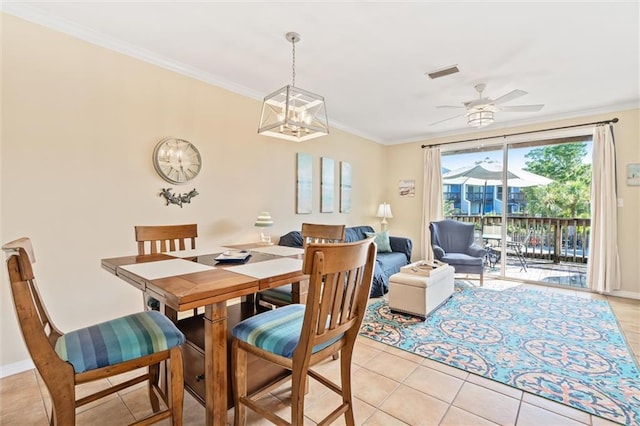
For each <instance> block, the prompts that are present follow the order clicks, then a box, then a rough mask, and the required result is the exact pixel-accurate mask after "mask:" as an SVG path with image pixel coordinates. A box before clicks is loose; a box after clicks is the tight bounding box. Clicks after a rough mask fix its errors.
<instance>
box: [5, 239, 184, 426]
mask: <svg viewBox="0 0 640 426" xmlns="http://www.w3.org/2000/svg"><path fill="white" fill-rule="evenodd" d="M2 250H4V251H5V253H6V255H7V269H8V271H9V281H10V283H11V292H12V294H13V300H14V304H15V308H16V314H17V317H18V323H19V325H20V330H21V331H22V336H23V338H24V341H25V343H26V345H27V349H28V350H29V354H30V355H31V358H32V359H33V363H34V364H35V366H36V368H37V370H38V372H39V373H40V375H41V376H42V379H43V381H44V383H45V385H46V387H47V389H48V390H49V394H50V397H51V401H52V413H51V422H50V423H51V425H64V426H69V425H74V424H75V419H76V417H75V416H76V408H77V407H80V406H82V405H85V404H87V403H89V402H92V401H95V400H98V399H100V398H103V397H105V396H107V395H110V394H112V393H115V392H118V391H120V390H123V389H125V388H127V387H130V386H133V385H136V384H138V383H141V382H143V381H145V380H148V382H149V383H148V388H149V399H150V402H151V407H152V410H153V412H152V414H150V415H149V416H147V417H145V418H144V419H141V420H139V421H137V422H135V423H133V424H145V425H146V424H150V423H153V422H156V421H160V420H162V419H167V418H170V419H171V424H173V425H181V424H182V404H183V396H184V381H183V380H184V377H183V365H182V352H181V348H180V346H181V345H182V344H183V343H184V341H185V336H184V335H183V334H182V333H181V332H180V331H179V330H178V329H177V328H176V327H175V326H174V324H173V323H172V322H171V321H170V320H169V319H168V318H166V317H165V316H164V315H162V314H160V313H159V312H154V311H146V312H140V313H137V314H132V315H128V316H125V317H121V318H117V319H114V320H111V321H107V322H103V323H100V324H97V325H93V326H90V327H87V328H82V329H79V330H75V331H72V332H70V333H67V334H65V333H63V332H62V331H60V330H59V329H58V328H57V327H56V326H55V324H54V323H53V321H52V320H51V317H50V316H49V314H48V313H47V310H46V308H45V305H44V302H43V301H42V299H41V297H40V294H39V292H38V287H37V285H36V279H35V276H34V273H33V268H32V263H33V262H35V257H34V255H33V248H32V245H31V240H29V239H28V238H20V239H18V240H15V241H12V242H10V243H7V244H5V245H3V246H2ZM167 360H168V361H169V364H170V367H169V368H170V375H169V386H168V387H167V389H168V391H167V392H166V393H165V392H163V391H162V389H160V387H159V386H158V375H159V363H160V362H162V361H167ZM141 367H148V370H147V371H146V372H145V373H143V374H141V375H138V376H137V377H135V378H131V379H129V380H126V381H125V382H123V383H120V384H117V385H115V386H112V387H110V388H108V389H102V390H100V391H98V392H96V393H93V394H91V395H88V396H85V397H83V398H80V399H76V393H75V386H76V385H79V384H82V383H87V382H92V381H95V380H99V379H104V378H107V377H111V376H115V375H117V374H121V373H124V372H128V371H132V370H137V369H139V368H141ZM159 398H161V399H162V400H163V401H164V403H165V405H166V407H167V408H166V409H163V410H160V403H159Z"/></svg>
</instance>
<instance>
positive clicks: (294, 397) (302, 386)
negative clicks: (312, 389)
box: [291, 369, 307, 425]
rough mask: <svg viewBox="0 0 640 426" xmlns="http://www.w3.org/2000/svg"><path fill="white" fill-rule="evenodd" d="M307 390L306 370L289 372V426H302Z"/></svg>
mask: <svg viewBox="0 0 640 426" xmlns="http://www.w3.org/2000/svg"><path fill="white" fill-rule="evenodd" d="M306 388H307V370H306V369H304V370H303V371H301V369H294V370H293V371H292V372H291V424H292V425H302V424H304V395H305V393H306V391H305V390H306Z"/></svg>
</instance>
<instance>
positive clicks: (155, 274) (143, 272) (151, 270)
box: [120, 259, 215, 280]
mask: <svg viewBox="0 0 640 426" xmlns="http://www.w3.org/2000/svg"><path fill="white" fill-rule="evenodd" d="M120 268H121V269H124V270H125V271H129V272H131V273H133V274H136V275H137V276H139V277H142V278H144V279H147V280H155V279H158V278H165V277H173V276H176V275H184V274H191V273H193V272H201V271H208V270H210V269H215V268H214V267H213V266H209V265H203V264H201V263H196V262H191V261H189V260H184V259H170V260H159V261H157V262H147V263H136V264H133V265H124V266H120Z"/></svg>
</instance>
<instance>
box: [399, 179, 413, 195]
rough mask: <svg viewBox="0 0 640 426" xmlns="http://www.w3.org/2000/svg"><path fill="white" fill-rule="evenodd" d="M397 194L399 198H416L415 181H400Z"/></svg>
mask: <svg viewBox="0 0 640 426" xmlns="http://www.w3.org/2000/svg"><path fill="white" fill-rule="evenodd" d="M398 193H399V194H400V196H401V197H415V196H416V181H415V180H401V181H400V182H399V183H398Z"/></svg>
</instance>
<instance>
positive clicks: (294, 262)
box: [226, 257, 302, 279]
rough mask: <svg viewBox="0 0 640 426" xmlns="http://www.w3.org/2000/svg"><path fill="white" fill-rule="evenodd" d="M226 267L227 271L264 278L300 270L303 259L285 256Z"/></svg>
mask: <svg viewBox="0 0 640 426" xmlns="http://www.w3.org/2000/svg"><path fill="white" fill-rule="evenodd" d="M226 269H227V271H231V272H236V273H238V274H243V275H248V276H250V277H253V278H258V279H262V278H267V277H274V276H277V275H282V274H288V273H290V272H296V271H300V270H301V269H302V259H291V258H289V257H283V258H281V259H272V260H265V261H264V262H256V263H247V264H246V265H238V266H231V267H229V268H226Z"/></svg>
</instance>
